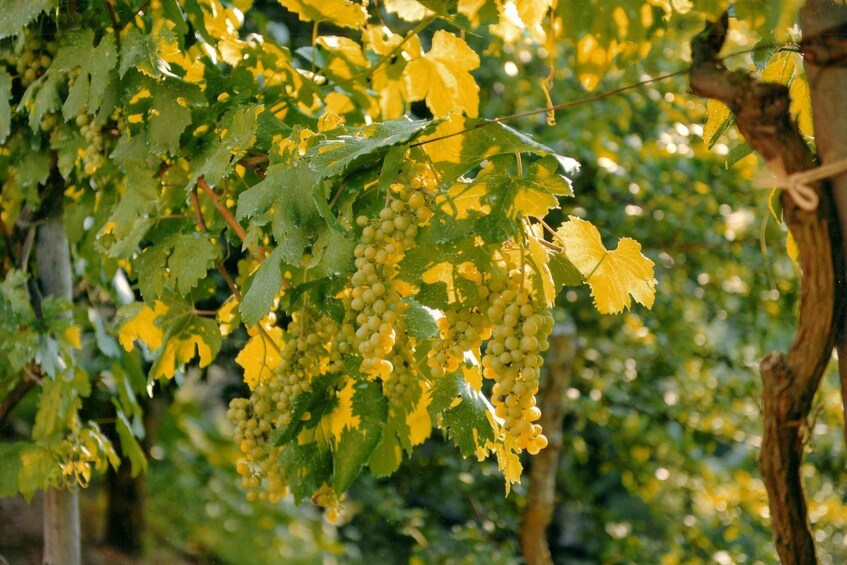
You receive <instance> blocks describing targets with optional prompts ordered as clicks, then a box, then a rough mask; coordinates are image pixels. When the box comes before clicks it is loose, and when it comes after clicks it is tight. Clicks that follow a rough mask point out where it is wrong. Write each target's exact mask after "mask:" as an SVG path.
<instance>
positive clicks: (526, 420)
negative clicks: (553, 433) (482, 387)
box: [482, 269, 553, 455]
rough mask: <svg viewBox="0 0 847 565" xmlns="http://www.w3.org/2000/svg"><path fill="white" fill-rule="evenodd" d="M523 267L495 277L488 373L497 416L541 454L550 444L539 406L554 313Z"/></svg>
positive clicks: (485, 365)
mask: <svg viewBox="0 0 847 565" xmlns="http://www.w3.org/2000/svg"><path fill="white" fill-rule="evenodd" d="M526 283H527V281H526V276H525V273H524V272H523V270H522V269H513V270H512V272H511V273H510V274H509V277H508V278H507V279H506V281H504V282H503V281H492V283H491V285H490V287H489V290H490V296H489V301H490V306H489V308H488V312H487V314H488V318H489V320H490V322H491V324H492V326H493V331H492V334H491V339H490V340H488V344H487V345H486V348H485V355H484V356H483V358H482V367H483V373H482V374H483V376H484V377H486V378H489V379H492V380H494V381H495V382H494V386H493V388H492V390H491V396H492V404H494V408H495V414H496V415H497V417H499V418H502V419H503V421H504V423H503V428H504V430H505V432H506V434H507V435H509V436H511V439H513V440H514V442H515V445H516V446H517V447H518V448H520V449H526V450H527V451H529V453H530V454H533V455H534V454H536V453H538V452H539V451H541V450H542V449H544V448H545V447H547V438H546V437H545V436H544V435H543V434H542V433H541V426H539V425H538V424H535V423H534V422H536V421H537V420H538V419H539V418H540V417H541V411H540V410H539V409H538V407H537V406H536V405H535V394H536V393H537V392H538V379H539V376H540V374H541V365H542V364H543V362H544V360H543V358H542V357H541V353H543V352H544V351H546V350H547V349H548V347H549V343H548V341H547V338H548V337H549V336H550V332H552V330H553V316H552V315H551V314H550V312H549V311H548V310H547V308H545V307H544V306H542V305H539V304H538V303H537V301H535V300H533V296H532V293H531V292H530V289H529V285H528V284H526Z"/></svg>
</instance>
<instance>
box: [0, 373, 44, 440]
mask: <svg viewBox="0 0 847 565" xmlns="http://www.w3.org/2000/svg"><path fill="white" fill-rule="evenodd" d="M36 383H37V381H36V380H35V379H30V378H26V377H24V379H23V380H22V381H21V382H19V383H18V384H17V385H16V386H15V388H13V389H12V391H11V392H10V393H9V394H8V395H7V396H6V398H4V399H3V404H0V428H2V427H3V425H4V424H5V423H6V418H8V417H9V414H11V413H12V410H14V409H15V406H17V405H18V403H19V402H20V401H21V400H23V398H24V397H25V396H26V394H27V393H28V392H29V391H30V390H32V389H33V388H34V387H35V385H36Z"/></svg>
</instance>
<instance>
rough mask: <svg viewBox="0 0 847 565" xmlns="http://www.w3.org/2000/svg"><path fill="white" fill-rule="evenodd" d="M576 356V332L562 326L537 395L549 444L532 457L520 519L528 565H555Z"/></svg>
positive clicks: (557, 329) (554, 338)
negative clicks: (552, 529)
mask: <svg viewBox="0 0 847 565" xmlns="http://www.w3.org/2000/svg"><path fill="white" fill-rule="evenodd" d="M575 356H576V329H575V328H574V326H573V325H572V324H567V325H564V324H559V325H556V327H555V328H554V329H553V335H552V336H551V337H550V351H549V353H548V355H547V357H548V359H547V363H546V366H547V380H546V382H544V386H543V387H542V388H541V390H540V391H539V394H538V398H539V404H540V406H539V407H540V408H541V419H540V420H539V422H538V423H539V424H540V425H541V427H542V428H543V429H544V434H545V435H546V436H547V440H548V444H547V447H546V448H545V449H543V450H542V451H541V453H539V454H538V455H536V456H534V457H533V458H532V469H531V470H530V473H529V489H528V490H527V493H526V509H524V512H523V517H522V519H521V532H520V537H521V552H522V553H523V557H524V560H525V561H526V563H527V565H549V564H552V563H553V560H552V558H551V555H550V547H549V546H548V544H547V528H548V526H550V522H551V520H552V519H553V511H554V510H555V503H556V470H557V469H558V467H559V453H560V452H561V450H562V420H563V419H564V417H565V402H564V400H565V391H566V390H567V388H568V385H569V384H570V379H571V370H572V368H573V361H574V357H575Z"/></svg>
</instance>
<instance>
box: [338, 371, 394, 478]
mask: <svg viewBox="0 0 847 565" xmlns="http://www.w3.org/2000/svg"><path fill="white" fill-rule="evenodd" d="M351 413H352V416H353V417H358V420H359V421H358V424H357V425H356V426H350V427H346V428H344V429H343V431H342V432H341V434H340V438H339V439H338V447H337V449H336V450H335V452H334V453H333V477H332V488H333V490H335V492H344V491H345V490H347V487H348V486H350V484H351V483H352V482H353V480H354V479H355V478H356V477H357V476H358V475H359V473H360V472H361V470H362V467H364V465H365V464H366V463H367V462H368V460H369V459H370V458H371V454H372V453H373V451H374V449H375V448H376V446H377V445H378V444H379V441H380V439H381V438H382V434H383V426H384V422H385V419H386V416H387V414H388V402H387V399H386V398H385V396H384V395H383V394H382V388H381V387H380V385H379V384H378V383H375V382H360V383H357V384H356V385H354V387H353V398H352V411H351Z"/></svg>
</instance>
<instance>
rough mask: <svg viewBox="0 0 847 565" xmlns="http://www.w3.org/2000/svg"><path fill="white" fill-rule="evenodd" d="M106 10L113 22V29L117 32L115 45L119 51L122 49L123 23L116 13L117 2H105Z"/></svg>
mask: <svg viewBox="0 0 847 565" xmlns="http://www.w3.org/2000/svg"><path fill="white" fill-rule="evenodd" d="M105 2H106V8H107V9H108V10H109V18H111V20H112V28H113V29H114V30H115V43H116V44H117V46H118V50H120V48H121V29H122V28H121V23H120V22H119V21H118V15H117V14H116V13H115V0H105Z"/></svg>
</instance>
